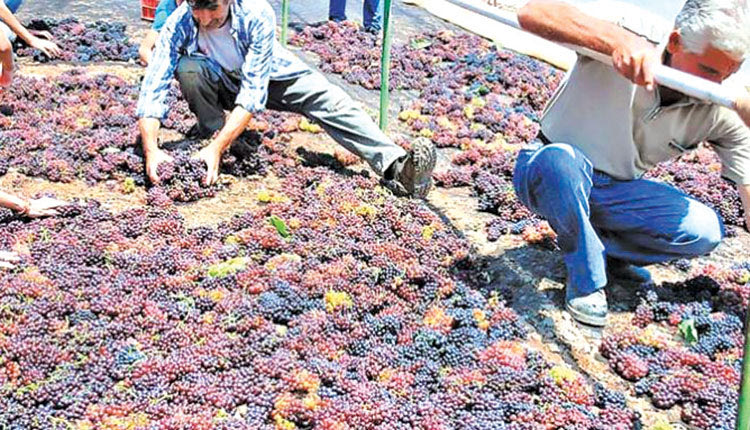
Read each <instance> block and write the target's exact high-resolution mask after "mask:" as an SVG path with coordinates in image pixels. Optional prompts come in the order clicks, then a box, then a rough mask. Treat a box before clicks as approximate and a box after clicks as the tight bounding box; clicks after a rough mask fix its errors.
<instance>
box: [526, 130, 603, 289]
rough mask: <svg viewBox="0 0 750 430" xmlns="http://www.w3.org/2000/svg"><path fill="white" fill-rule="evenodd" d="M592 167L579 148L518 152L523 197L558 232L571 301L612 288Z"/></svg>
mask: <svg viewBox="0 0 750 430" xmlns="http://www.w3.org/2000/svg"><path fill="white" fill-rule="evenodd" d="M592 174H593V168H592V166H591V162H590V161H589V160H588V159H587V158H586V156H585V155H584V154H583V153H582V152H581V151H580V150H578V149H577V148H576V147H574V146H572V145H568V144H560V143H555V144H550V145H546V146H542V147H540V148H538V149H524V150H522V151H521V152H520V153H519V156H518V160H517V161H516V167H515V171H514V174H513V185H514V188H515V190H516V194H517V196H518V198H519V199H520V200H521V202H522V203H524V204H525V205H526V206H528V207H529V208H530V209H532V210H533V211H534V212H536V213H537V214H539V215H541V216H543V217H544V218H545V219H547V221H548V222H549V223H550V225H551V226H552V228H553V229H554V230H555V233H557V243H558V245H559V246H560V249H561V250H562V252H563V259H564V260H565V266H566V268H567V270H568V281H567V287H566V288H567V290H566V296H567V297H582V296H587V295H589V294H592V293H594V292H595V291H597V290H599V289H601V288H602V287H604V286H605V285H606V284H607V276H606V273H605V262H604V245H603V244H602V243H601V241H600V240H599V236H598V234H597V232H596V231H595V229H594V227H593V226H592V225H591V221H590V219H589V217H590V212H591V211H590V207H589V193H590V191H591V186H592V179H591V177H592Z"/></svg>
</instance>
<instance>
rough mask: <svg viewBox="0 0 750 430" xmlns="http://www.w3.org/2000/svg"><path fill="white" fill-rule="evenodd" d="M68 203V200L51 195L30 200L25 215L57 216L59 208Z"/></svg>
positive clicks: (33, 216)
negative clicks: (54, 197)
mask: <svg viewBox="0 0 750 430" xmlns="http://www.w3.org/2000/svg"><path fill="white" fill-rule="evenodd" d="M67 205H68V202H66V201H63V200H58V199H53V198H51V197H42V198H40V199H33V200H30V201H29V207H28V210H27V211H26V214H25V215H26V216H27V217H29V218H42V217H48V216H56V215H59V213H58V212H57V209H58V208H61V207H63V206H67Z"/></svg>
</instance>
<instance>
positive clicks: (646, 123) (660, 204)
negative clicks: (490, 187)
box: [513, 0, 750, 326]
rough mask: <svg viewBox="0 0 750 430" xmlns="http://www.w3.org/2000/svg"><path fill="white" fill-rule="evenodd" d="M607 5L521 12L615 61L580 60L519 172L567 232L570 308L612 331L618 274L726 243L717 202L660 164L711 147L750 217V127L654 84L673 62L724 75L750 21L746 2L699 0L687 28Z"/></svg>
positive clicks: (543, 32)
mask: <svg viewBox="0 0 750 430" xmlns="http://www.w3.org/2000/svg"><path fill="white" fill-rule="evenodd" d="M595 4H596V3H595ZM598 4H599V6H598V7H597V8H593V9H591V11H592V12H591V13H589V14H587V13H584V12H583V11H581V10H579V9H577V8H576V7H573V6H571V5H569V4H566V3H563V2H559V1H552V0H532V1H530V2H529V3H528V4H527V5H526V6H525V7H524V8H523V9H521V10H520V11H519V14H518V19H519V22H520V23H521V25H522V26H523V27H524V28H525V29H527V30H529V31H532V32H534V33H536V34H538V35H540V36H543V37H545V38H547V39H550V40H553V41H556V42H564V43H571V44H575V45H579V46H584V47H588V48H590V49H592V50H595V51H598V52H601V53H604V54H606V55H610V56H611V57H612V61H613V64H614V68H612V67H610V66H607V65H604V64H602V63H599V62H597V61H594V60H592V59H589V58H586V57H583V56H579V58H578V61H577V63H576V65H575V67H574V68H573V70H572V71H571V72H570V75H569V76H568V78H567V80H566V81H565V82H564V83H563V84H562V85H561V86H560V88H559V89H558V91H557V93H556V94H555V96H554V97H553V98H552V99H551V101H550V103H549V105H548V106H547V107H546V109H545V112H544V114H543V117H542V121H541V133H540V135H539V137H538V142H537V143H536V146H535V147H532V148H528V149H524V150H522V151H521V153H520V154H519V158H518V161H517V164H516V167H515V172H514V178H513V180H514V186H515V189H516V193H517V195H518V197H519V198H520V199H521V201H522V202H523V203H524V204H525V205H527V206H528V207H529V208H531V209H533V210H534V211H535V212H537V213H538V214H540V215H542V216H544V217H545V218H546V219H547V220H549V222H550V224H551V225H552V227H553V228H554V230H555V231H556V233H557V235H558V242H559V245H560V248H561V250H562V252H563V254H564V260H565V265H566V268H567V283H566V308H567V310H568V311H569V312H570V314H571V315H572V316H573V317H574V318H575V319H576V320H578V321H580V322H583V323H586V324H590V325H594V326H603V325H605V322H606V317H607V310H608V307H607V298H606V295H605V292H604V286H605V285H606V284H607V281H608V279H618V280H625V281H631V282H635V283H645V282H648V281H649V280H650V276H649V273H648V271H647V270H645V269H644V268H642V267H640V266H643V265H648V264H653V263H659V262H664V261H668V260H673V259H678V258H689V257H695V256H699V255H704V254H707V253H709V252H711V251H712V250H713V249H714V248H715V247H716V246H717V245H718V244H719V242H720V241H721V240H722V237H723V225H722V222H721V219H720V218H719V217H718V216H717V214H716V212H715V211H714V210H712V209H710V208H709V207H707V206H705V205H703V204H702V203H700V202H698V201H697V200H695V199H693V198H691V197H689V196H687V195H686V194H684V193H683V192H681V191H679V190H677V189H676V188H674V187H671V186H669V185H666V184H664V183H660V182H655V181H650V180H647V179H643V178H642V175H643V174H644V173H645V172H646V171H648V170H649V169H650V168H652V167H654V166H655V165H656V164H657V163H660V162H662V161H666V160H669V159H672V158H675V157H677V156H679V155H682V154H684V153H686V152H689V151H691V150H693V149H695V148H696V146H697V145H698V144H699V143H700V142H704V141H707V142H709V143H710V144H711V145H712V147H713V149H714V150H715V151H716V152H717V153H718V155H719V157H720V158H721V161H722V167H723V170H722V175H723V176H724V177H725V178H727V179H729V180H731V181H733V182H734V183H735V184H736V185H737V187H738V190H739V193H740V196H741V198H742V203H743V206H744V209H745V217H746V220H747V219H748V217H749V216H750V206H748V204H749V203H750V199H749V198H748V197H749V196H750V132H748V129H747V128H746V126H745V124H744V123H743V122H742V120H741V119H740V117H739V116H738V115H737V114H736V113H734V112H733V111H731V110H729V109H726V108H723V107H718V106H715V105H711V104H709V103H706V102H702V101H699V100H696V99H693V98H690V97H687V96H685V95H683V94H680V93H678V92H675V91H672V90H670V89H668V88H664V87H661V86H658V85H655V83H654V78H653V72H654V68H655V66H656V65H658V64H659V63H662V64H665V65H667V66H670V67H674V68H676V69H679V70H681V71H684V72H687V73H691V74H693V75H697V76H699V77H701V78H705V79H708V80H711V81H714V82H717V83H718V82H722V81H723V80H725V79H726V78H727V77H729V76H730V75H731V74H733V73H734V72H736V71H737V69H739V67H740V65H741V64H742V61H743V59H744V58H745V56H746V54H747V53H748V51H749V50H750V41H749V36H750V32H748V28H750V20H749V19H748V11H747V5H745V2H744V1H742V0H687V2H686V4H685V6H684V7H683V9H682V11H681V12H680V13H679V15H678V16H677V18H676V20H675V23H674V27H673V28H670V26H667V27H666V28H664V27H660V26H659V25H658V23H657V22H656V21H653V20H651V19H649V14H648V13H646V12H645V11H638V10H634V9H633V7H631V6H629V5H623V4H616V3H614V2H605V3H604V4H602V3H598ZM587 10H588V9H587ZM749 224H750V223H749Z"/></svg>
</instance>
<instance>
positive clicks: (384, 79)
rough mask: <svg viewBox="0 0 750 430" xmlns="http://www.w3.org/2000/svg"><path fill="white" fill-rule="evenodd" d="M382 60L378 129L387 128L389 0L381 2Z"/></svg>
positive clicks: (389, 78) (389, 35)
mask: <svg viewBox="0 0 750 430" xmlns="http://www.w3.org/2000/svg"><path fill="white" fill-rule="evenodd" d="M383 1H384V4H383V56H382V57H383V58H382V59H381V64H380V129H381V130H383V131H385V129H386V127H388V104H389V103H390V101H389V99H390V85H389V83H390V81H391V0H383Z"/></svg>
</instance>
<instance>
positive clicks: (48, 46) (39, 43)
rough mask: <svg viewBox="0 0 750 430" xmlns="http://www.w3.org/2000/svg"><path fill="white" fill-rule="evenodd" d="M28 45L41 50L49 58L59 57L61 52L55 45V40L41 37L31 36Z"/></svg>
mask: <svg viewBox="0 0 750 430" xmlns="http://www.w3.org/2000/svg"><path fill="white" fill-rule="evenodd" d="M29 46H31V47H32V48H34V49H38V50H40V51H42V52H43V53H44V54H45V55H46V56H48V57H50V58H55V57H59V56H60V54H61V53H62V50H61V49H60V47H59V46H57V44H56V43H55V42H52V41H49V40H45V39H42V38H41V37H36V36H33V37H32V39H31V42H30V43H29Z"/></svg>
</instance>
